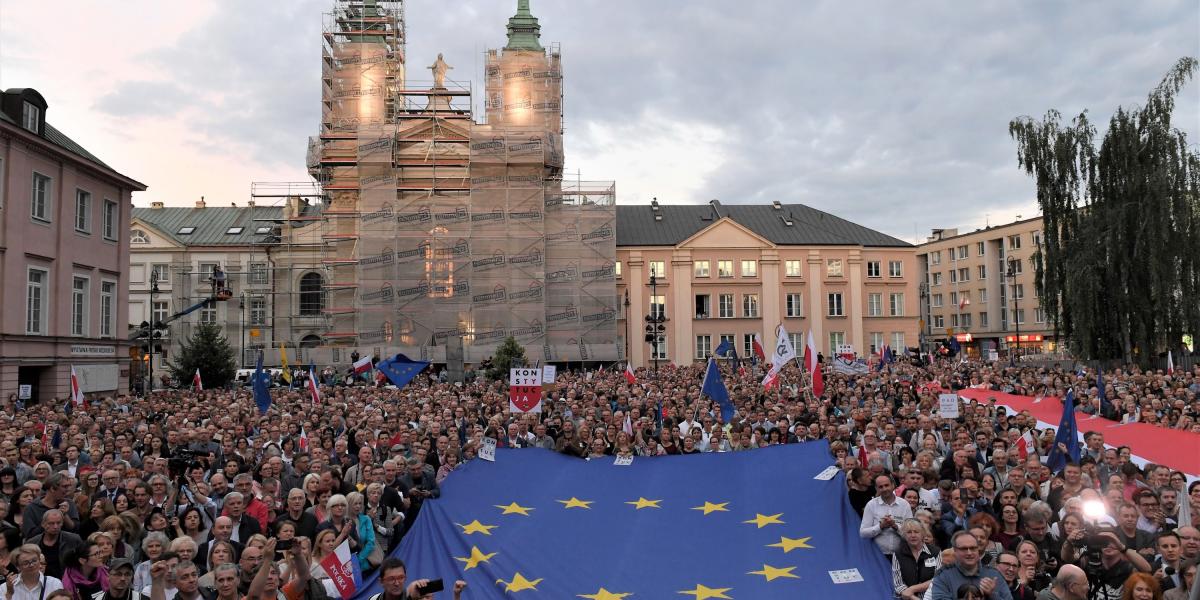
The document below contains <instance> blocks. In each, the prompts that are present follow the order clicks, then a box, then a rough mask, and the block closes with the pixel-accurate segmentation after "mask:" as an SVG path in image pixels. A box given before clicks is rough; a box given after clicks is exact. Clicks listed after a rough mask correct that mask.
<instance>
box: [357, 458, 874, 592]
mask: <svg viewBox="0 0 1200 600" xmlns="http://www.w3.org/2000/svg"><path fill="white" fill-rule="evenodd" d="M832 464H833V460H832V458H831V457H830V454H829V446H828V444H827V443H825V442H823V441H821V442H812V443H807V444H792V445H784V446H773V447H770V448H764V449H760V450H754V451H749V452H734V453H727V454H698V455H688V456H665V457H655V458H635V459H633V463H632V464H631V465H628V466H621V465H617V464H615V463H614V459H613V458H612V457H605V458H603V459H596V460H592V461H581V460H579V459H577V458H571V457H568V456H565V455H561V454H556V453H553V452H550V451H546V450H537V449H532V450H531V449H525V450H510V449H500V450H497V452H496V461H495V462H486V461H483V460H473V461H471V462H469V463H467V464H465V465H463V466H462V467H460V468H459V470H458V471H455V472H454V473H452V474H451V475H450V477H449V478H447V479H446V481H445V483H444V484H443V486H442V496H441V498H439V499H436V500H428V501H426V502H425V504H424V506H423V507H422V508H421V513H420V516H419V517H418V519H417V522H416V524H415V525H414V527H413V529H412V530H411V531H410V532H409V533H408V534H407V535H406V536H405V537H404V540H403V541H402V542H401V544H400V547H399V549H397V551H396V552H394V553H393V555H394V556H399V557H400V558H402V559H404V562H405V563H406V565H407V566H408V577H409V580H410V581H411V580H413V579H418V578H429V579H436V578H441V579H443V580H445V581H446V586H447V587H450V585H451V582H453V581H454V580H455V579H464V580H466V581H467V583H468V586H469V587H468V588H467V590H468V593H469V594H470V595H471V597H472V598H553V599H555V600H566V599H574V598H589V599H592V600H614V599H621V598H631V599H637V598H656V599H665V598H692V599H698V600H704V599H708V598H738V599H756V600H770V599H773V598H822V597H824V598H835V597H842V598H891V597H892V596H893V595H894V591H893V590H892V586H891V583H892V582H891V573H890V568H889V567H888V565H887V563H886V562H885V561H884V559H883V556H882V554H881V553H880V552H879V550H878V548H877V547H876V546H875V544H873V543H872V542H871V541H869V540H863V539H861V538H860V537H859V535H858V528H859V522H860V519H859V517H858V515H857V514H856V513H855V512H854V510H853V509H852V508H851V507H850V503H849V501H848V500H847V497H846V481H845V478H844V476H843V475H842V474H841V473H840V472H838V473H837V474H836V475H834V476H833V477H832V478H831V479H828V480H820V479H815V476H816V475H818V474H819V473H821V472H822V470H824V469H825V468H826V467H828V466H830V465H832ZM365 583H366V585H365V586H364V589H363V590H362V591H360V592H359V594H357V597H358V598H366V597H367V596H368V595H370V594H373V593H376V592H377V591H379V589H380V588H379V584H378V581H377V580H368V581H367V582H365ZM838 595H840V596H838Z"/></svg>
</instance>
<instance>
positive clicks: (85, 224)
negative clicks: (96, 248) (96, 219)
mask: <svg viewBox="0 0 1200 600" xmlns="http://www.w3.org/2000/svg"><path fill="white" fill-rule="evenodd" d="M75 231H78V232H80V233H91V232H92V193H91V192H88V191H85V190H75Z"/></svg>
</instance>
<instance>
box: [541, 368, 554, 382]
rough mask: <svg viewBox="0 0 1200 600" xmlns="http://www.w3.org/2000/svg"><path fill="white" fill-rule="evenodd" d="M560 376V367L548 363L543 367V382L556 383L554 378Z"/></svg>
mask: <svg viewBox="0 0 1200 600" xmlns="http://www.w3.org/2000/svg"><path fill="white" fill-rule="evenodd" d="M557 376H558V367H556V366H554V365H546V366H544V367H542V383H554V378H555V377H557Z"/></svg>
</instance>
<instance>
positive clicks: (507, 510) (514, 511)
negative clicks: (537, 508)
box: [496, 502, 534, 517]
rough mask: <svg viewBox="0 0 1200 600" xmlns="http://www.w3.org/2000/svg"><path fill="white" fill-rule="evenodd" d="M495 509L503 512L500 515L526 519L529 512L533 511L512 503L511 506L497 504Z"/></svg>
mask: <svg viewBox="0 0 1200 600" xmlns="http://www.w3.org/2000/svg"><path fill="white" fill-rule="evenodd" d="M496 508H499V509H501V510H503V511H504V512H502V513H500V514H502V515H525V516H526V517H528V516H529V511H531V510H534V509H533V508H530V507H528V506H521V505H520V504H517V503H516V502H513V503H512V504H497V505H496Z"/></svg>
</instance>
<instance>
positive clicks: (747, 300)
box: [742, 294, 758, 319]
mask: <svg viewBox="0 0 1200 600" xmlns="http://www.w3.org/2000/svg"><path fill="white" fill-rule="evenodd" d="M742 316H743V317H746V318H748V319H753V318H757V317H758V294H743V295H742Z"/></svg>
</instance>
